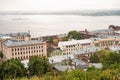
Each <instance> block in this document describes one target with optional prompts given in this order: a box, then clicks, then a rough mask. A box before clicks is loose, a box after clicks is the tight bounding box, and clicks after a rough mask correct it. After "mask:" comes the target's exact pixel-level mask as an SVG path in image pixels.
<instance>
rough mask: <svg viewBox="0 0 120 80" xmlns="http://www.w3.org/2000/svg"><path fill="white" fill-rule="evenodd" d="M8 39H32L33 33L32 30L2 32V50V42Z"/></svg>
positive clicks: (0, 47) (0, 38)
mask: <svg viewBox="0 0 120 80" xmlns="http://www.w3.org/2000/svg"><path fill="white" fill-rule="evenodd" d="M7 39H15V40H18V41H30V40H31V35H30V32H22V33H20V32H18V33H9V34H0V51H2V42H3V41H5V40H7Z"/></svg>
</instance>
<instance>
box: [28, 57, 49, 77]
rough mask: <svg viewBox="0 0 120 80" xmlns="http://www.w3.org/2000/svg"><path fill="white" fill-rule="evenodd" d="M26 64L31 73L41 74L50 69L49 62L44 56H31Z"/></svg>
mask: <svg viewBox="0 0 120 80" xmlns="http://www.w3.org/2000/svg"><path fill="white" fill-rule="evenodd" d="M28 66H29V71H30V74H31V75H37V76H42V75H43V74H45V73H46V72H48V71H49V70H50V64H49V62H48V59H47V58H46V57H38V56H32V57H30V59H29V64H28Z"/></svg>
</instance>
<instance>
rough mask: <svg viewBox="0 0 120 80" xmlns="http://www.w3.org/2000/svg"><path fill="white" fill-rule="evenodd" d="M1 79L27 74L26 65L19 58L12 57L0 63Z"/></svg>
mask: <svg viewBox="0 0 120 80" xmlns="http://www.w3.org/2000/svg"><path fill="white" fill-rule="evenodd" d="M0 76H1V79H8V78H11V79H12V78H17V77H23V76H25V68H24V65H23V64H22V63H21V62H20V60H18V59H11V60H8V61H5V62H3V63H1V65H0Z"/></svg>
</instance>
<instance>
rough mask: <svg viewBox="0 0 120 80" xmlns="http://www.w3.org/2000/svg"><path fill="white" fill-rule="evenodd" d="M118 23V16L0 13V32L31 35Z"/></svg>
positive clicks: (98, 27) (119, 19)
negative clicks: (27, 33)
mask: <svg viewBox="0 0 120 80" xmlns="http://www.w3.org/2000/svg"><path fill="white" fill-rule="evenodd" d="M111 24H113V25H120V16H79V15H0V33H12V32H27V31H28V30H30V32H31V35H32V36H33V37H36V36H44V35H52V34H61V33H67V32H68V31H70V30H77V31H80V30H85V29H88V30H89V31H91V30H96V29H107V28H108V26H109V25H111Z"/></svg>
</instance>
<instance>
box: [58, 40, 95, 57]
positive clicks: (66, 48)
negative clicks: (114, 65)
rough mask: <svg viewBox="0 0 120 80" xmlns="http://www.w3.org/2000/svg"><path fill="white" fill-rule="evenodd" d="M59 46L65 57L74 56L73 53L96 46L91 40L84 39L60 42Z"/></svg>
mask: <svg viewBox="0 0 120 80" xmlns="http://www.w3.org/2000/svg"><path fill="white" fill-rule="evenodd" d="M58 46H59V47H60V49H61V50H62V54H63V55H68V54H72V53H73V51H76V50H80V49H82V48H87V47H92V46H94V44H93V43H92V41H91V40H90V39H84V40H72V41H64V42H59V43H58Z"/></svg>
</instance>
